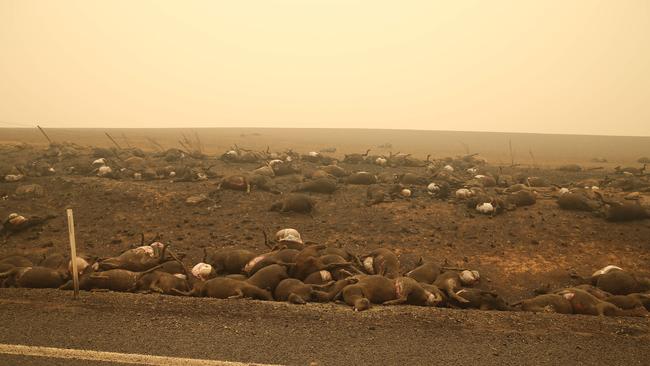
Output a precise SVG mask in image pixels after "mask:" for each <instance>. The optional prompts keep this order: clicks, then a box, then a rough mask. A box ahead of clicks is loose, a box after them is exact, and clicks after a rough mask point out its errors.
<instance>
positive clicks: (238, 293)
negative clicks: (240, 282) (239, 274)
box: [228, 289, 244, 299]
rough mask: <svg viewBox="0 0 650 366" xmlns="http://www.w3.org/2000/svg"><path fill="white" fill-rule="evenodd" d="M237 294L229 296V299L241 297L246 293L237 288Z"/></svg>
mask: <svg viewBox="0 0 650 366" xmlns="http://www.w3.org/2000/svg"><path fill="white" fill-rule="evenodd" d="M235 293H236V295H232V296H228V298H229V299H241V298H243V297H244V293H243V292H242V290H241V289H237V290H235Z"/></svg>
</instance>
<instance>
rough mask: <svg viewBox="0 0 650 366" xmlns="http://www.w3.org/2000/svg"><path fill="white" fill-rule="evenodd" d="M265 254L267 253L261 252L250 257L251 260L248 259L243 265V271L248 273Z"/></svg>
mask: <svg viewBox="0 0 650 366" xmlns="http://www.w3.org/2000/svg"><path fill="white" fill-rule="evenodd" d="M267 255H268V254H262V255H258V256H257V257H255V258H253V259H251V260H250V261H249V262H248V263H246V265H245V266H244V272H246V273H250V272H251V271H252V270H253V268H255V266H256V265H257V263H259V262H260V261H261V260H262V259H264V258H266V256H267Z"/></svg>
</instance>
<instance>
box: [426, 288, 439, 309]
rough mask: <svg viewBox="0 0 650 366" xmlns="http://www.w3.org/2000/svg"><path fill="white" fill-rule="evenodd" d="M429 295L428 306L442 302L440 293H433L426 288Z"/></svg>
mask: <svg viewBox="0 0 650 366" xmlns="http://www.w3.org/2000/svg"><path fill="white" fill-rule="evenodd" d="M425 294H426V296H427V306H436V305H438V304H439V303H441V302H442V296H441V295H440V294H438V293H435V294H434V293H432V292H429V291H426V290H425Z"/></svg>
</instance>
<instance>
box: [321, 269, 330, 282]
mask: <svg viewBox="0 0 650 366" xmlns="http://www.w3.org/2000/svg"><path fill="white" fill-rule="evenodd" d="M320 279H321V281H323V282H329V281H331V280H332V274H331V273H330V272H329V271H320Z"/></svg>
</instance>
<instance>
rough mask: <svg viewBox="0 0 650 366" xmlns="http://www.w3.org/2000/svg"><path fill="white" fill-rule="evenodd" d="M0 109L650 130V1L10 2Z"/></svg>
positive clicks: (122, 119)
mask: <svg viewBox="0 0 650 366" xmlns="http://www.w3.org/2000/svg"><path fill="white" fill-rule="evenodd" d="M0 121H3V123H4V124H3V126H10V125H9V123H13V124H27V125H30V124H34V123H36V122H38V123H40V124H42V125H44V126H48V127H232V126H237V127H246V126H250V127H359V128H404V129H430V130H470V131H511V132H546V133H580V134H612V135H646V136H647V135H650V1H647V0H638V1H635V0H620V1H611V0H607V1H597V0H571V1H566V0H544V1H523V0H512V1H501V0H490V1H470V0H465V1H433V0H426V1H415V0H413V1H379V0H372V1H354V0H344V1H338V0H327V1H316V0H294V1H289V0H259V1H243V0H242V1H162V0H155V1H131V0H129V1H122V0H110V1H92V0H79V1H68V0H59V1H32V0H15V1H12V0H0Z"/></svg>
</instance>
